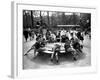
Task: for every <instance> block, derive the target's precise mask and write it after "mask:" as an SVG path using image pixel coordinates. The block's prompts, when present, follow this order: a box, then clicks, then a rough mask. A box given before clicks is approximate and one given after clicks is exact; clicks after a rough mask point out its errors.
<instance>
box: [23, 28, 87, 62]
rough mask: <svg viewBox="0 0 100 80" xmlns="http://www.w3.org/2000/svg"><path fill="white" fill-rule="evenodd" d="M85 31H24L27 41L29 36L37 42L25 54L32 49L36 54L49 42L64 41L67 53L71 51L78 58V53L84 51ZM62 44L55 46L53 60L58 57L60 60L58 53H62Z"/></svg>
mask: <svg viewBox="0 0 100 80" xmlns="http://www.w3.org/2000/svg"><path fill="white" fill-rule="evenodd" d="M84 35H85V32H81V31H77V30H65V29H61V30H55V31H52V30H49V29H46V31H45V32H44V31H39V32H32V31H24V37H25V40H26V41H27V39H28V36H30V39H31V40H32V39H34V40H35V41H36V42H35V44H33V46H32V47H31V49H29V50H28V51H27V53H26V54H25V55H27V54H28V52H29V51H30V50H32V49H34V56H36V53H37V52H39V50H40V49H41V48H42V47H45V45H46V44H47V43H58V42H59V43H64V49H65V53H68V52H71V53H72V54H73V59H74V60H77V56H76V55H77V53H82V48H83V45H82V43H83V41H84ZM60 47H61V46H60V45H58V44H56V45H55V47H54V48H53V52H54V53H53V54H52V55H51V61H53V60H54V57H55V58H56V61H57V62H59V58H58V54H59V53H60Z"/></svg>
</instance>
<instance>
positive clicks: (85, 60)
mask: <svg viewBox="0 0 100 80" xmlns="http://www.w3.org/2000/svg"><path fill="white" fill-rule="evenodd" d="M34 42H35V41H34V40H32V41H28V42H24V44H23V45H24V53H23V54H25V52H27V50H29V49H30V48H31V46H32V45H33V44H34ZM83 44H84V48H83V53H82V54H79V57H78V60H77V61H73V59H72V54H67V55H65V54H60V58H59V63H58V64H56V63H55V62H54V63H52V62H51V61H50V54H42V53H41V54H39V55H38V56H37V57H36V58H35V59H34V58H33V57H34V54H33V52H34V50H32V51H30V52H29V54H28V55H27V56H23V63H24V64H23V68H24V69H38V68H44V69H45V68H59V67H61V68H62V67H77V66H90V65H91V41H90V40H89V39H88V37H85V40H84V42H83Z"/></svg>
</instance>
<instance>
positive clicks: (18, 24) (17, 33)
mask: <svg viewBox="0 0 100 80" xmlns="http://www.w3.org/2000/svg"><path fill="white" fill-rule="evenodd" d="M11 8H12V11H11V16H12V18H11V19H12V21H11V22H12V23H11V24H12V54H11V58H12V60H11V63H12V64H11V76H12V77H14V78H16V77H42V76H49V75H50V76H54V75H62V74H63V75H66V74H72V73H84V72H85V73H86V72H89V73H90V72H96V69H97V68H96V65H97V57H96V55H97V53H96V50H95V48H94V46H93V44H94V43H95V39H94V38H95V37H94V36H95V35H94V31H95V26H96V8H86V7H71V6H57V5H39V4H31V3H30V4H29V3H20V2H12V6H11ZM24 9H26V10H44V11H45V10H46V11H60V12H82V13H91V28H92V29H91V30H92V31H91V35H92V38H91V39H92V41H91V46H92V48H91V66H88V67H74V68H57V69H59V70H57V69H43V70H42V69H38V70H37V69H36V70H35V69H34V70H23V68H22V65H23V59H22V58H23V57H22V56H23V54H22V52H23V51H22V50H23V45H22V42H23V39H22V34H23V33H22V31H23V28H22V26H23V24H22V21H23V19H22V11H23V10H24ZM94 53H95V54H94Z"/></svg>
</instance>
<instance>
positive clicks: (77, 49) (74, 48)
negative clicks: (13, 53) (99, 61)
mask: <svg viewBox="0 0 100 80" xmlns="http://www.w3.org/2000/svg"><path fill="white" fill-rule="evenodd" d="M22 13H23V14H22V15H23V69H24V70H27V69H48V68H49V69H51V68H68V67H84V66H91V13H81V12H62V11H46V10H23V12H22Z"/></svg>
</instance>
